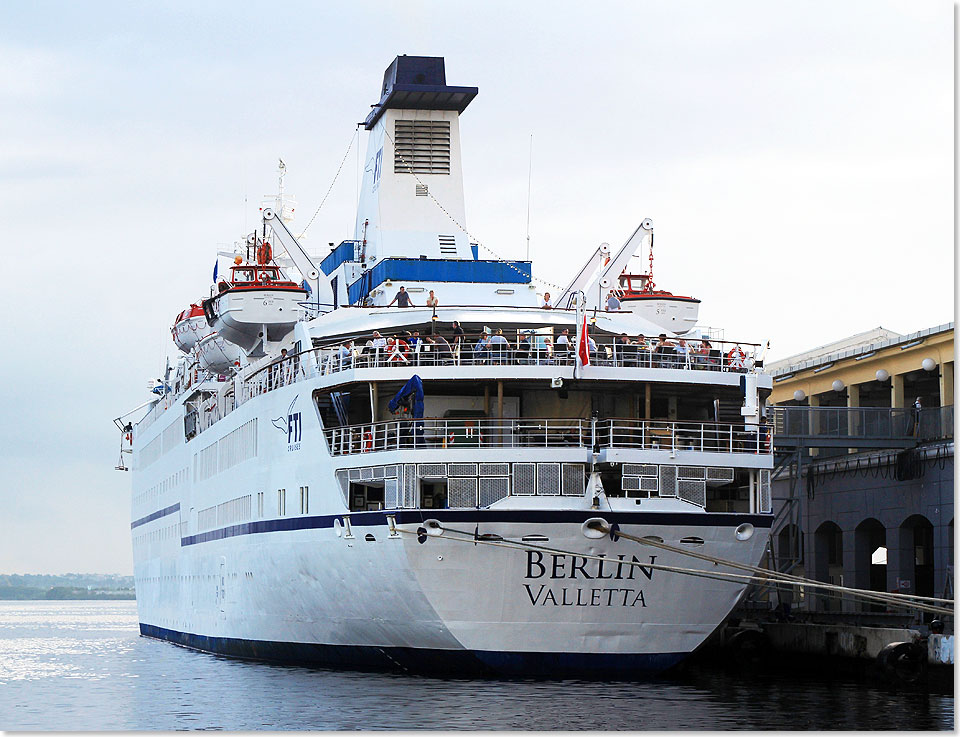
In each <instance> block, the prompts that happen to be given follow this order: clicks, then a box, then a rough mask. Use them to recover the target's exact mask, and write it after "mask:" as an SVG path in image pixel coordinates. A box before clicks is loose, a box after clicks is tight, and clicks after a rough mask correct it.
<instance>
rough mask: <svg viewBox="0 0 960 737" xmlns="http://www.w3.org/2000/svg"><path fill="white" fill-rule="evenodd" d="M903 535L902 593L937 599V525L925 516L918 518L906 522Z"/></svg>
mask: <svg viewBox="0 0 960 737" xmlns="http://www.w3.org/2000/svg"><path fill="white" fill-rule="evenodd" d="M899 533H900V556H901V558H900V570H901V574H900V581H898V583H899V586H898V588H899V590H900V592H901V593H904V594H916V595H918V596H934V595H935V594H934V583H933V524H932V523H931V522H930V520H928V519H927V518H926V517H924V516H923V515H922V514H914V515H911V516H910V517H907V518H906V519H905V520H904V521H903V523H902V524H901V525H900V530H899Z"/></svg>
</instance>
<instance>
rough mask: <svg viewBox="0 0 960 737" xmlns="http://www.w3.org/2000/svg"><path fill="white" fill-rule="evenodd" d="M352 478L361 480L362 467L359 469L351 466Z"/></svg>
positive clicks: (352, 479)
mask: <svg viewBox="0 0 960 737" xmlns="http://www.w3.org/2000/svg"><path fill="white" fill-rule="evenodd" d="M350 480H351V481H359V480H360V469H359V468H351V469H350Z"/></svg>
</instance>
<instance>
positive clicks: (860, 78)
mask: <svg viewBox="0 0 960 737" xmlns="http://www.w3.org/2000/svg"><path fill="white" fill-rule="evenodd" d="M954 24H955V21H954V5H953V3H952V2H947V1H943V0H922V1H920V2H917V1H916V0H910V1H906V2H884V1H882V0H862V1H857V2H854V1H852V0H849V1H844V0H840V1H838V0H829V1H827V0H803V1H802V2H800V1H794V2H791V1H789V0H783V1H781V2H769V1H768V0H762V1H748V0H741V1H733V0H724V1H723V2H718V1H716V0H696V1H695V0H672V1H671V2H650V1H648V0H634V1H630V2H626V1H625V2H609V1H603V0H600V1H595V2H591V3H567V2H523V3H517V2H483V3H478V2H464V1H461V0H446V1H445V2H441V1H438V2H426V1H417V0H407V1H406V2H402V3H386V2H370V1H364V0H357V1H354V2H351V3H349V4H348V3H322V4H321V3H312V2H275V3H258V2H248V3H235V2H196V1H194V2H164V3H156V2H131V1H129V0H127V1H124V2H103V1H98V0H90V1H89V2H85V3H69V2H65V1H63V2H45V1H43V0H37V1H34V2H30V3H10V4H8V5H7V6H6V7H5V9H4V21H3V23H2V24H0V68H2V69H3V70H4V74H3V75H0V201H2V202H3V207H4V210H5V212H6V213H7V222H6V224H5V225H6V227H5V230H6V231H7V233H8V236H9V238H8V248H7V250H9V251H10V252H11V253H12V254H13V257H12V268H13V271H12V274H11V276H12V278H8V280H7V282H6V283H5V285H4V289H3V298H2V300H3V301H2V304H3V307H4V314H5V317H6V319H5V320H3V321H2V323H0V324H2V327H0V336H2V339H3V344H4V345H5V346H7V348H6V359H5V360H3V361H2V362H0V372H2V373H0V377H2V386H3V387H4V389H3V396H2V399H3V401H2V406H3V409H4V419H5V421H4V422H3V423H2V429H0V432H2V445H0V453H2V454H3V459H2V463H0V494H2V497H3V499H2V502H3V503H2V509H3V512H2V513H0V573H41V572H50V573H62V572H71V571H72V572H105V573H131V572H132V568H133V565H132V556H131V547H130V530H129V521H130V518H129V511H130V477H129V474H127V473H121V472H118V471H115V470H114V469H113V467H114V465H115V464H116V461H117V456H118V447H119V437H118V432H117V431H116V429H115V428H114V426H113V424H112V422H111V420H112V419H113V418H114V417H116V416H118V415H120V414H122V413H124V412H126V411H127V410H130V409H132V408H133V407H135V406H137V405H138V404H140V403H141V402H144V401H145V400H146V399H148V398H149V395H148V393H147V386H148V384H149V382H150V380H151V379H153V378H156V376H159V375H160V374H159V372H160V370H161V369H162V366H163V363H164V356H165V355H167V354H170V355H174V354H175V349H174V347H173V344H172V342H171V341H170V333H169V326H170V324H171V323H172V321H173V318H174V317H175V316H176V314H177V313H178V312H179V311H180V310H181V309H183V308H184V307H186V306H187V305H188V304H189V303H190V302H191V301H196V300H197V299H198V298H200V297H203V296H205V295H206V293H207V292H206V290H207V289H208V288H209V285H210V273H211V270H212V267H213V263H214V260H215V257H216V251H217V250H218V249H224V248H227V249H229V248H230V244H232V243H233V242H234V241H236V240H238V239H239V238H240V237H242V236H243V235H244V234H245V233H247V232H249V231H250V230H252V229H253V226H254V224H255V223H256V220H257V217H258V212H257V210H258V207H259V205H260V201H261V199H262V198H263V196H264V195H266V194H269V193H272V192H274V191H275V189H276V167H277V159H278V158H280V157H282V158H283V159H284V161H285V162H286V164H287V169H288V175H287V179H286V187H287V191H288V192H290V193H292V194H294V195H295V196H296V197H297V200H298V203H299V204H298V208H297V214H298V217H297V220H296V221H295V223H294V229H295V230H297V226H300V227H302V226H303V225H305V224H306V222H307V221H308V220H309V218H310V216H311V215H313V214H314V213H315V212H316V210H317V207H318V206H319V205H320V203H321V200H322V199H323V197H324V194H325V193H326V192H327V190H328V188H330V186H331V182H332V181H334V175H335V173H336V171H337V167H338V166H339V165H340V162H341V160H342V159H343V158H344V154H345V153H347V159H346V163H345V164H344V166H343V170H342V171H341V173H340V175H339V177H338V178H337V179H336V181H335V183H334V185H333V188H332V190H331V192H330V196H329V198H328V199H327V201H326V202H325V204H324V205H323V207H322V208H321V209H320V211H319V213H318V214H317V216H316V219H315V221H314V222H313V223H312V225H311V226H310V229H309V230H308V232H307V236H306V245H307V246H308V247H309V248H311V249H316V250H323V249H324V248H325V246H324V244H326V243H327V242H330V241H333V242H339V241H340V240H342V239H344V238H351V237H353V232H352V229H353V221H354V209H355V204H356V191H357V174H358V169H359V166H358V162H359V160H360V159H359V158H358V153H359V154H360V156H362V155H363V154H364V153H365V136H366V134H365V133H364V132H363V131H361V133H360V135H359V137H358V138H357V139H356V140H354V133H355V130H356V124H357V123H358V122H360V121H362V120H363V118H364V117H365V116H366V114H367V112H368V111H369V106H370V105H371V104H372V103H374V102H376V101H377V100H378V98H379V89H380V84H381V81H382V77H383V71H384V69H385V68H386V67H387V66H388V65H389V63H390V62H391V61H392V60H393V58H394V56H396V55H397V54H411V55H424V56H443V57H445V58H446V73H447V82H448V84H452V85H463V86H477V87H479V90H480V93H479V95H478V96H477V98H476V99H475V100H474V101H473V103H472V104H471V105H470V107H469V108H468V109H467V110H466V111H465V113H464V115H463V117H462V119H461V135H462V142H463V169H464V189H465V196H466V206H467V210H466V214H467V223H466V225H467V229H468V230H469V231H470V233H471V234H472V235H473V236H474V237H475V238H477V239H479V241H480V242H481V243H483V244H484V245H485V246H487V247H489V248H490V249H491V250H492V251H494V252H495V253H497V254H499V255H500V256H502V257H503V258H522V257H523V256H524V252H525V247H526V246H525V244H526V229H527V225H526V221H527V204H528V202H527V189H528V171H531V166H532V175H531V178H530V181H531V186H530V190H531V194H530V203H529V204H530V238H531V257H532V259H533V261H534V267H533V268H534V272H533V273H534V277H538V278H541V279H543V280H545V281H548V282H553V283H560V284H565V283H567V281H569V279H570V278H571V277H572V275H573V272H574V271H575V270H576V268H577V267H579V265H580V264H581V263H582V262H583V261H584V260H585V259H586V258H587V256H589V254H590V253H591V252H592V251H593V249H594V248H595V247H596V246H597V245H598V244H599V243H600V242H602V241H607V242H609V243H611V244H612V245H613V246H614V247H618V246H619V245H620V244H622V243H623V242H624V241H625V240H626V238H627V237H628V236H629V235H630V233H631V232H632V231H633V230H634V228H636V226H637V225H638V224H639V222H640V221H641V220H642V219H643V218H646V217H649V218H651V219H652V220H653V223H654V229H655V233H656V268H655V278H656V281H657V284H658V286H659V287H661V288H666V289H669V290H672V291H675V292H677V293H683V294H690V295H693V296H695V297H698V298H700V299H701V300H703V303H702V305H701V309H700V317H701V324H704V325H708V326H713V327H722V328H724V330H725V336H726V337H727V338H728V339H736V340H743V341H749V342H758V343H759V342H764V341H766V340H768V339H769V340H770V342H771V348H770V353H769V358H770V359H774V360H775V359H777V358H783V357H786V356H789V355H792V354H794V353H798V352H800V351H804V350H807V349H810V348H814V347H816V346H819V345H822V344H824V343H828V342H831V341H833V340H838V339H841V338H844V337H847V336H849V335H852V334H854V333H858V332H862V331H865V330H869V329H871V328H874V327H877V326H882V327H884V328H888V329H890V330H895V331H897V332H900V333H909V332H913V331H917V330H921V329H924V328H928V327H932V326H934V325H939V324H942V323H946V322H950V321H951V320H953V315H954V283H955V257H954V249H955V233H954V217H955V215H954V197H955V187H954V165H955V150H954V144H955V141H954V135H955V134H954V120H953V118H954V98H955V90H954V81H953V79H954V77H953V75H954V66H955V59H954V49H953V45H954ZM531 136H533V139H532V146H531ZM351 141H352V142H353V143H352V146H350V144H351ZM348 147H349V152H348ZM531 150H532V157H531ZM297 232H298V231H297ZM28 324H29V328H30V329H29V330H27V329H26V328H27V327H28Z"/></svg>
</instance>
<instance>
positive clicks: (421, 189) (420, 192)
mask: <svg viewBox="0 0 960 737" xmlns="http://www.w3.org/2000/svg"><path fill="white" fill-rule="evenodd" d="M428 194H430V190H429V189H428V188H427V185H426V184H418V185H417V197H426V196H427V195H428Z"/></svg>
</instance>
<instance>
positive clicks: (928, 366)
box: [920, 358, 937, 371]
mask: <svg viewBox="0 0 960 737" xmlns="http://www.w3.org/2000/svg"><path fill="white" fill-rule="evenodd" d="M920 365H921V366H923V370H924V371H933V370H934V369H935V368H936V367H937V362H936V361H934V360H933V359H932V358H924V359H923V361H921V363H920Z"/></svg>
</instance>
